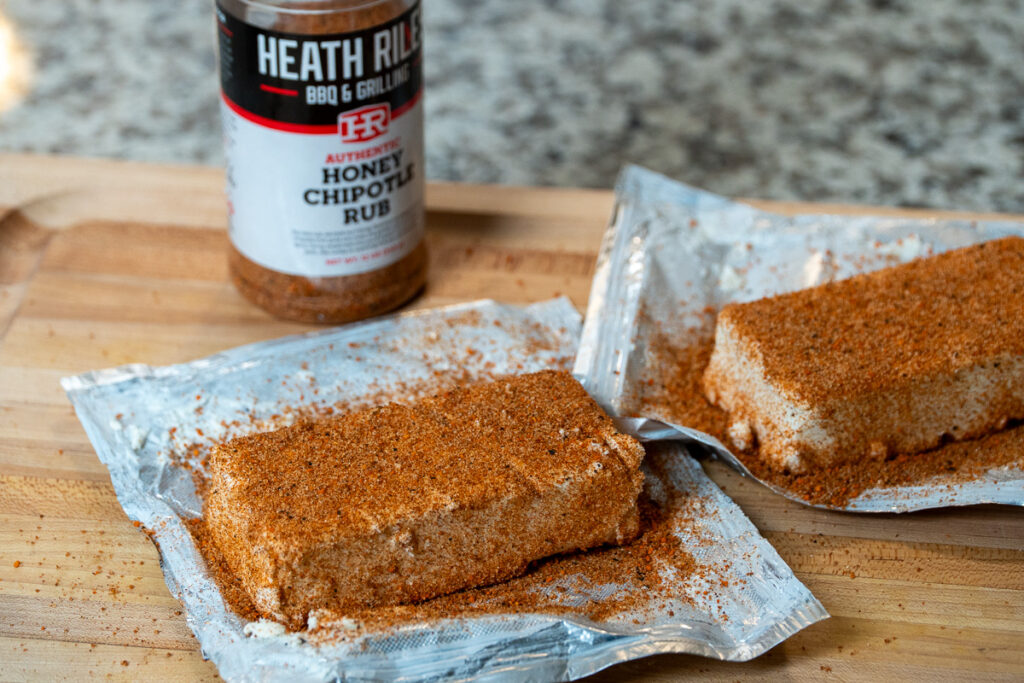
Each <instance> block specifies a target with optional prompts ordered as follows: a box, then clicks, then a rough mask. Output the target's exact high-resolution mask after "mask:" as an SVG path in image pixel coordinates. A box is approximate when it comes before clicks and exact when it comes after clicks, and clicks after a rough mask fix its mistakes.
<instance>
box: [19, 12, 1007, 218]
mask: <svg viewBox="0 0 1024 683" xmlns="http://www.w3.org/2000/svg"><path fill="white" fill-rule="evenodd" d="M211 4H212V3H211V2H209V0H181V1H180V2H154V1H150V2H128V1H127V0H65V1H63V2H59V3H58V2H39V1H38V0H0V16H3V17H6V19H7V20H9V21H10V22H12V23H13V25H14V29H15V35H16V36H17V38H18V40H20V42H21V43H22V44H23V45H24V46H25V48H26V50H27V52H28V53H29V54H30V57H31V61H32V63H33V68H34V76H33V77H32V80H31V84H30V89H29V91H28V93H27V95H26V96H25V97H24V98H23V99H22V101H21V102H20V104H17V105H16V106H14V107H13V108H10V109H8V110H7V111H5V112H3V113H0V149H2V150H18V151H38V152H50V153H61V154H77V155H89V156H111V157H123V158H130V159H139V160H147V161H167V162H199V163H206V164H219V163H221V159H222V155H221V143H220V128H219V119H218V116H219V111H218V104H217V83H216V74H215V62H214V55H213V47H212V46H213V38H214V33H213V21H212V9H211ZM424 18H425V23H426V37H427V45H426V55H425V68H426V82H427V97H426V111H427V174H428V176H429V177H430V178H432V179H443V180H456V181H466V182H496V183H513V184H530V185H572V186H588V187H609V186H610V185H611V184H612V183H613V181H614V178H615V175H616V173H617V171H618V169H619V167H620V166H621V165H622V163H624V162H627V161H631V162H635V163H639V164H642V165H644V166H648V167H650V168H653V169H655V170H658V171H662V172H664V173H667V174H669V175H671V176H673V177H675V178H678V179H680V180H683V181H685V182H688V183H691V184H693V185H697V186H700V187H703V188H706V189H709V190H712V191H715V192H719V193H722V194H726V195H733V196H755V197H765V198H773V199H803V200H819V201H841V202H856V203H873V204H892V205H924V206H932V207H938V208H960V209H973V210H998V211H1011V212H1018V213H1024V48H1022V42H1021V36H1022V35H1024V2H1019V1H1014V0H999V1H995V0H987V1H979V2H972V3H965V2H962V0H930V1H929V2H927V3H923V2H912V1H911V0H873V1H871V2H859V3H845V2H839V1H838V0H833V1H831V2H828V1H824V0H768V1H765V2H756V3H754V2H747V1H746V0H686V1H681V0H634V1H633V2H619V1H618V0H564V1H563V0H547V1H545V2H533V3H524V2H507V1H506V0H424ZM2 104H3V101H2V99H0V105H2Z"/></svg>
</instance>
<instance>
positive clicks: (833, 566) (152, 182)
mask: <svg viewBox="0 0 1024 683" xmlns="http://www.w3.org/2000/svg"><path fill="white" fill-rule="evenodd" d="M221 186H222V175H221V172H220V171H219V170H215V169H208V168H195V167H168V166H148V165H142V164H130V163H123V162H110V161H98V160H82V159H68V158H61V157H38V156H18V155H6V156H4V155H0V679H2V680H23V679H31V680H55V679H70V680H82V679H85V678H87V677H112V678H116V679H126V680H190V681H191V680H204V679H216V678H217V672H216V669H215V667H214V666H213V665H212V664H211V663H209V662H206V661H204V660H203V658H202V656H201V654H200V652H199V648H198V646H197V643H196V641H195V639H194V638H193V636H192V634H191V632H190V631H189V628H188V626H187V625H186V623H185V618H184V616H183V615H182V612H181V606H180V605H179V604H178V602H177V601H176V600H175V599H174V598H172V597H171V595H170V594H169V593H168V590H167V587H166V586H165V584H164V581H163V577H162V575H161V573H160V568H159V562H158V557H157V552H156V550H155V548H154V546H153V545H152V544H151V543H150V542H149V540H148V539H147V537H146V536H145V535H144V534H143V533H142V532H141V531H140V530H139V529H137V528H135V527H134V526H133V525H132V523H131V522H130V521H129V520H128V519H127V518H126V517H125V515H124V513H123V512H122V510H121V507H120V505H119V504H118V502H117V500H116V499H115V497H114V492H113V489H112V488H111V486H110V481H109V478H108V476H107V472H106V469H105V468H104V467H103V466H102V465H101V464H100V462H99V460H98V459H97V458H96V455H95V454H94V452H93V449H92V447H91V446H90V444H89V442H88V440H87V439H86V436H85V433H84V432H83V430H82V428H81V426H80V425H79V423H78V420H77V419H76V418H75V415H74V413H73V412H72V409H71V406H70V404H69V403H68V401H67V399H66V398H65V396H64V393H63V391H62V390H61V388H60V386H59V384H58V380H59V378H60V377H62V376H64V375H70V374H75V373H80V372H83V371H86V370H91V369H95V368H101V367H108V366H113V365H119V364H122V363H132V362H140V363H149V364H154V365H161V364H167V363H178V362H182V361H187V360H191V359H194V358H198V357H200V356H205V355H207V354H210V353H213V352H215V351H218V350H221V349H225V348H228V347H232V346H236V345H239V344H243V343H246V342H251V341H257V340H261V339H268V338H273V337H278V336H281V335H285V334H289V333H294V332H301V331H304V330H306V329H309V327H307V326H303V325H298V324H292V323H285V322H280V321H277V320H274V319H272V318H270V317H269V316H268V315H266V314H264V313H262V312H261V311H260V310H257V309H256V308H254V307H252V306H250V305H249V304H248V303H246V302H245V301H243V300H242V299H241V297H239V295H238V294H237V293H236V292H235V291H234V289H233V288H232V286H231V285H230V284H229V283H228V281H227V272H226V265H225V259H224V254H225V248H226V243H227V242H226V239H227V238H226V234H225V230H224V226H225V209H224V200H223V196H222V192H221ZM753 203H755V204H757V205H759V206H762V207H764V208H768V209H770V210H774V211H778V212H785V213H799V212H822V211H828V212H833V213H888V214H892V215H917V216H931V215H936V214H934V213H930V212H926V211H908V210H896V209H875V208H872V209H864V208H857V207H848V206H827V207H826V206H821V205H808V204H788V203H776V202H753ZM428 206H429V209H430V212H429V218H428V239H429V243H430V249H431V257H432V274H431V277H430V285H429V287H428V290H427V292H426V294H425V295H424V296H423V297H421V298H420V299H418V300H417V301H416V302H415V303H414V304H413V305H414V306H415V307H425V306H434V305H438V304H446V303H451V302H456V301H464V300H470V299H476V298H481V297H493V298H497V299H501V300H504V301H509V302H513V303H518V302H529V301H535V300H539V299H544V298H548V297H551V296H553V295H556V294H565V295H568V296H569V297H570V298H571V299H572V301H573V302H574V303H575V304H576V305H577V306H578V307H580V308H581V309H582V308H583V307H584V306H585V303H586V299H587V294H588V292H589V288H590V278H591V275H592V272H593V266H594V260H595V256H596V252H597V248H598V245H599V243H600V240H601V235H602V233H603V231H604V228H605V224H606V222H607V218H608V215H609V213H610V210H611V206H612V196H611V194H610V193H609V192H604V191H589V190H561V189H528V188H509V187H480V186H465V185H464V186H459V185H432V186H430V187H429V189H428ZM943 215H952V214H943ZM959 215H960V216H969V217H973V216H974V215H972V214H959ZM705 466H706V468H707V469H708V471H709V474H710V475H711V476H712V478H713V479H714V480H715V481H717V482H718V483H719V485H721V486H722V488H723V489H724V490H725V491H726V493H728V494H729V495H730V496H732V497H733V498H734V499H735V500H736V501H737V502H738V503H739V504H740V506H741V507H742V508H743V510H744V511H745V512H746V513H747V515H749V516H750V518H751V519H752V520H753V521H754V523H755V524H756V525H757V527H758V528H759V529H760V530H761V532H762V533H763V534H764V535H765V536H766V537H767V538H768V540H769V541H770V542H771V543H772V544H774V545H775V547H776V548H777V549H778V551H779V553H780V554H781V555H782V557H783V558H784V559H785V560H786V561H787V562H788V563H789V564H790V565H791V566H792V567H793V569H794V571H795V572H796V574H797V575H798V576H799V577H800V579H801V580H803V581H804V582H805V583H806V584H807V585H808V586H809V587H810V589H811V590H812V591H813V592H814V594H815V595H816V596H817V597H818V598H819V599H820V600H821V601H822V603H824V605H825V607H826V608H827V609H828V610H829V612H830V613H831V614H832V615H833V616H832V618H831V619H829V620H827V621H825V622H822V623H819V624H815V625H813V626H811V627H810V628H808V629H806V630H804V631H802V632H801V633H799V634H797V635H796V636H795V637H793V638H791V639H790V640H788V641H786V642H785V643H783V644H782V645H779V646H778V647H776V648H775V649H774V650H772V651H770V652H769V653H767V654H765V655H763V656H762V657H760V658H758V659H756V660H754V661H753V662H748V663H744V664H728V663H722V662H716V661H712V660H708V659H703V658H699V657H692V656H674V655H673V656H670V655H665V656H658V657H652V658H648V659H644V660H639V661H635V662H630V663H626V664H621V665H618V666H615V667H612V668H610V669H607V670H605V671H603V672H601V673H599V674H597V675H596V676H595V680H602V681H604V680H632V679H653V680H676V679H679V678H683V677H689V676H695V675H700V676H702V677H706V678H708V679H709V680H729V681H732V680H761V679H764V678H766V677H770V678H780V679H792V680H833V679H834V680H873V681H874V680H892V681H903V680H969V679H983V680H997V679H1003V680H1014V679H1016V680H1021V679H1022V678H1024V511H1022V510H1020V509H1018V508H1010V507H996V506H979V507H974V508H969V509H952V510H938V511H930V512H923V513H917V514H911V515H902V516H891V515H880V516H858V515H850V514H838V513H828V512H822V511H818V510H811V509H808V508H805V507H803V506H801V505H797V504H795V503H791V502H789V501H787V500H784V499H782V498H780V497H778V496H775V495H772V494H771V493H769V492H768V491H767V490H766V489H764V488H762V487H760V486H759V485H757V484H756V483H753V482H750V481H746V480H743V479H742V478H741V477H739V476H738V475H736V474H735V473H733V472H732V471H731V470H728V469H726V468H725V467H723V466H720V465H719V464H717V463H708V464H706V465H705Z"/></svg>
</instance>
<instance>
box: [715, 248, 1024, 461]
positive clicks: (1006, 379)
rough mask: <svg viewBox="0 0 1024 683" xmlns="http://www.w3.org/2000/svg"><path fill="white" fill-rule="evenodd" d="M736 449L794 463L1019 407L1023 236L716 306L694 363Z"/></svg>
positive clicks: (977, 426) (862, 453)
mask: <svg viewBox="0 0 1024 683" xmlns="http://www.w3.org/2000/svg"><path fill="white" fill-rule="evenodd" d="M703 381H704V390H705V393H706V395H707V396H708V398H709V400H710V401H711V402H712V403H715V404H717V405H718V406H719V407H721V408H723V409H724V410H726V411H728V413H729V419H730V427H729V433H730V437H731V439H732V441H733V444H734V445H735V446H737V447H738V448H740V449H744V450H745V449H748V448H752V447H753V446H755V445H756V446H757V447H758V452H759V457H761V458H763V459H764V460H765V461H766V462H767V463H768V464H770V465H771V466H773V467H774V468H776V469H778V470H784V469H788V470H791V471H793V472H805V471H808V470H810V469H812V468H816V467H826V466H829V465H833V464H837V463H840V462H854V461H857V460H858V459H862V458H883V457H886V456H889V455H893V454H897V453H917V452H920V451H924V450H928V449H931V448H934V447H936V446H938V445H940V444H941V443H943V442H944V441H945V440H953V441H959V440H962V439H970V438H975V437H978V436H982V435H985V434H988V433H990V432H993V431H995V430H998V429H1001V428H1003V427H1004V426H1005V425H1006V424H1007V422H1008V421H1010V420H1017V419H1021V418H1024V239H1021V238H1019V237H1008V238H1004V239H1000V240H995V241H992V242H986V243H983V244H978V245H974V246H970V247H965V248H962V249H957V250H954V251H950V252H946V253H943V254H939V255H937V256H933V257H930V258H926V259H920V260H917V261H912V262H910V263H906V264H903V265H900V266H896V267H893V268H886V269H883V270H879V271H876V272H873V273H867V274H865V275H859V276H856V277H852V278H850V279H848V280H842V281H838V282H832V283H829V284H825V285H822V286H819V287H814V288H811V289H805V290H800V291H797V292H793V293H790V294H783V295H781V296H775V297H770V298H766V299H761V300H758V301H753V302H750V303H745V304H731V305H729V306H726V307H725V308H723V309H722V311H721V313H720V314H719V316H718V323H717V327H716V330H715V348H714V352H713V353H712V355H711V360H710V362H709V364H708V368H707V370H706V371H705V374H704V380H703Z"/></svg>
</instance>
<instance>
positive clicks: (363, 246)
mask: <svg viewBox="0 0 1024 683" xmlns="http://www.w3.org/2000/svg"><path fill="white" fill-rule="evenodd" d="M382 107H383V108H385V109H384V110H383V111H382ZM387 107H388V105H386V104H384V105H378V106H376V107H364V108H363V109H364V110H365V111H363V110H355V111H349V112H344V113H342V114H340V115H339V121H338V130H337V131H336V132H334V133H332V134H324V133H302V132H292V131H286V130H278V129H275V128H270V127H265V126H263V125H260V124H259V123H256V122H255V121H252V120H249V118H248V117H246V116H244V115H243V114H242V113H240V112H239V111H236V110H235V109H234V108H233V107H231V106H229V104H228V103H227V102H225V101H224V100H222V101H221V109H222V114H223V116H222V120H223V122H224V140H225V155H226V157H227V193H228V211H229V220H230V234H231V241H232V242H233V243H234V245H235V247H236V248H237V249H238V250H239V251H240V252H241V253H242V254H243V255H244V256H245V257H246V258H248V259H249V260H251V261H254V262H256V263H257V264H259V265H261V266H264V267H265V268H269V269H272V270H276V271H279V272H282V273H288V274H291V275H302V276H307V277H332V276H341V275H354V274H357V273H365V272H368V271H371V270H378V269H380V268H383V267H385V266H388V265H390V264H392V263H394V262H396V261H398V260H400V259H401V258H402V257H404V256H406V255H407V254H408V253H409V252H410V251H412V249H413V248H415V247H416V245H417V244H419V242H420V241H421V240H422V238H423V137H422V135H423V132H422V131H423V103H422V101H419V100H417V101H416V102H415V103H413V105H412V106H411V107H409V108H407V109H406V110H405V111H403V112H401V114H400V115H399V116H398V117H397V118H394V119H392V118H390V111H389V110H387V109H386V108H387ZM367 137H369V139H365V141H362V142H360V141H359V140H360V139H364V138H367Z"/></svg>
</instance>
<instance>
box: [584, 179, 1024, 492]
mask: <svg viewBox="0 0 1024 683" xmlns="http://www.w3.org/2000/svg"><path fill="white" fill-rule="evenodd" d="M1009 235H1024V225H1022V224H1021V223H1017V222H1009V221H984V222H983V221H969V220H934V219H930V220H921V219H908V218H887V217H873V216H847V215H800V216H782V215H778V214H772V213H768V212H765V211H760V210H758V209H755V208H754V207H752V206H749V205H746V204H742V203H738V202H734V201H732V200H729V199H727V198H725V197H721V196H718V195H715V194H711V193H709V192H704V191H702V190H698V189H696V188H693V187H690V186H688V185H685V184H682V183H679V182H676V181H674V180H671V179H669V178H666V177H665V176H662V175H660V174H657V173H654V172H653V171H649V170H646V169H643V168H640V167H637V166H627V167H625V168H624V169H623V171H622V173H621V174H620V176H619V180H618V183H617V185H616V204H615V209H614V212H613V215H612V218H611V221H610V224H609V227H608V230H607V232H606V233H605V237H604V241H603V243H602V246H601V252H600V255H599V257H598V263H597V268H596V273H595V276H594V282H593V286H592V289H591V292H590V301H589V304H588V308H587V315H586V322H585V324H584V327H583V333H582V338H581V341H580V348H579V351H578V353H577V357H576V364H575V367H574V370H573V372H574V374H575V375H576V377H577V378H578V379H579V380H580V381H581V382H582V383H583V385H584V386H585V387H586V388H587V390H588V391H589V392H590V394H591V395H592V396H594V397H595V398H596V399H597V400H598V402H600V403H601V404H602V406H604V408H605V409H606V410H608V411H609V412H610V413H611V414H612V415H615V416H619V417H622V418H630V419H621V420H619V423H620V427H621V428H623V429H626V430H627V431H630V432H631V433H633V434H634V435H636V436H639V437H641V438H644V439H673V440H679V441H681V442H682V443H683V444H685V445H688V446H689V447H690V448H691V449H693V451H694V453H699V452H709V453H711V454H712V455H713V456H715V457H718V458H720V459H722V460H724V461H725V462H727V463H729V464H730V465H731V466H733V467H734V468H736V469H737V470H739V471H740V472H742V473H743V474H745V475H746V476H749V477H751V478H754V479H757V477H755V476H754V475H753V474H751V472H750V471H749V470H748V469H747V468H746V467H745V466H744V465H743V463H742V462H741V461H740V460H738V459H737V458H736V456H735V455H734V454H733V453H732V452H730V450H729V449H728V448H727V447H726V446H725V445H724V444H722V443H721V442H720V441H718V440H717V439H716V438H714V437H712V436H710V435H708V434H705V433H703V432H700V431H698V430H696V429H692V428H690V427H688V426H687V425H683V424H673V423H672V421H671V416H665V415H642V416H636V415H630V414H627V413H629V412H630V411H631V409H632V406H631V405H630V403H631V402H633V397H635V396H636V395H637V387H638V383H639V382H641V381H642V380H643V378H644V371H645V367H646V365H647V364H648V363H649V362H650V361H651V358H650V355H649V352H648V350H649V347H650V345H651V343H652V341H653V339H654V336H655V335H656V334H657V333H658V332H659V331H660V332H661V333H662V334H665V333H666V332H667V333H668V334H669V335H670V336H671V338H672V339H673V343H676V344H678V345H679V346H681V347H682V346H686V345H687V344H693V343H697V342H698V341H699V339H700V337H701V336H702V335H703V334H706V330H705V329H704V325H706V321H707V315H706V311H707V310H718V309H720V308H721V307H722V306H724V305H725V304H727V303H731V302H744V301H752V300H755V299H760V298H763V297H766V296H772V295H774V294H781V293H784V292H790V291H794V290H797V289H802V288H806V287H813V286H815V285H818V284H822V283H824V282H828V281H830V280H837V279H842V278H846V277H850V276H852V275H856V274H858V273H862V272H868V271H871V270H877V269H879V268H883V267H886V266H892V265H896V264H899V263H903V262H906V261H909V260H912V259H915V258H919V257H922V256H927V255H930V254H934V253H940V252H942V251H946V250H949V249H955V248H958V247H963V246H967V245H970V244H976V243H978V242H984V241H988V240H992V239H998V238H1000V237H1006V236H1009ZM656 328H657V329H656ZM648 371H649V369H648ZM758 481H760V483H762V484H764V485H765V486H768V487H769V488H771V489H772V490H773V491H775V492H776V493H778V494H780V495H783V496H785V497H787V498H789V499H790V500H795V501H797V502H799V503H803V504H807V503H806V502H805V501H804V500H802V499H801V498H800V497H799V496H796V495H794V494H793V493H792V492H789V491H787V490H785V489H782V488H779V487H777V486H774V485H771V484H769V483H768V482H765V481H762V480H760V479H758ZM980 503H1000V504H1006V505H1024V453H1022V454H1021V460H1020V462H1019V463H1017V464H1016V465H1015V466H1007V467H1001V468H996V469H993V470H991V471H989V472H988V473H986V474H985V475H984V476H981V477H978V478H976V479H975V480H973V481H967V482H965V481H961V480H959V479H958V478H957V476H956V475H955V474H949V475H940V476H936V477H934V478H932V479H930V480H928V481H924V482H920V483H919V484H916V485H914V486H901V487H892V488H875V489H870V490H867V491H864V492H863V493H861V494H860V495H858V496H856V497H854V498H851V500H850V501H849V502H848V503H847V504H846V505H843V506H841V507H832V506H827V505H815V506H814V507H821V508H825V509H841V510H846V511H850V512H910V511H914V510H923V509H927V508H935V507H949V506H957V505H975V504H980Z"/></svg>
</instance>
